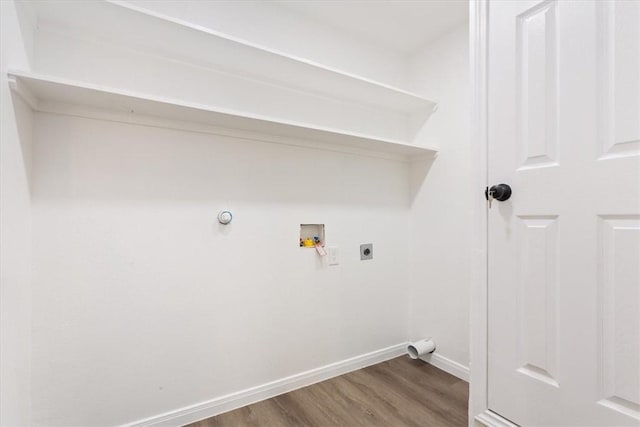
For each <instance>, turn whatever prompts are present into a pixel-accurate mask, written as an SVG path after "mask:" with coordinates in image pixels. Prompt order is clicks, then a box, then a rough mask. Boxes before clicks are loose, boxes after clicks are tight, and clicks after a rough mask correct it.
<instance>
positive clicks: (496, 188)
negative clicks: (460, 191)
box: [484, 184, 511, 202]
mask: <svg viewBox="0 0 640 427" xmlns="http://www.w3.org/2000/svg"><path fill="white" fill-rule="evenodd" d="M489 193H491V196H492V197H491V198H492V199H494V200H497V201H499V202H504V201H505V200H509V197H511V187H509V185H507V184H498V185H492V186H491V188H488V187H487V189H485V190H484V197H485V198H486V199H487V200H489Z"/></svg>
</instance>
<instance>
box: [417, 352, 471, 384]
mask: <svg viewBox="0 0 640 427" xmlns="http://www.w3.org/2000/svg"><path fill="white" fill-rule="evenodd" d="M420 359H421V360H424V361H425V362H427V363H429V364H431V365H433V366H435V367H436V368H438V369H442V370H443V371H445V372H448V373H449V374H451V375H453V376H454V377H458V378H460V379H461V380H464V381H466V382H469V367H468V366H464V365H463V364H461V363H458V362H456V361H454V360H451V359H449V358H447V357H444V356H443V355H441V354H438V353H431V354H428V355H426V356H422V357H421V358H420Z"/></svg>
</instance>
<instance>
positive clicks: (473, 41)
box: [469, 0, 494, 426]
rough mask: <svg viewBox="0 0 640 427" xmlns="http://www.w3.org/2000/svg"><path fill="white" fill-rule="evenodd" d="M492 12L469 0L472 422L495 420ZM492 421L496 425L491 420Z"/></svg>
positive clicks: (484, 3)
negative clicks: (491, 360)
mask: <svg viewBox="0 0 640 427" xmlns="http://www.w3.org/2000/svg"><path fill="white" fill-rule="evenodd" d="M488 16H489V0H474V1H470V2H469V25H470V27H469V48H470V64H471V88H472V107H471V135H473V136H472V138H473V140H472V141H471V142H472V143H471V147H472V148H471V150H472V153H471V155H472V165H473V166H474V171H473V182H472V185H473V192H474V193H473V194H474V195H475V199H474V200H475V203H474V218H475V222H474V232H473V236H474V244H473V250H474V254H473V266H472V275H471V277H472V278H473V279H472V282H471V292H470V298H471V301H470V308H471V312H470V334H471V343H470V346H471V348H470V350H471V363H470V368H471V370H470V374H471V376H470V383H469V426H473V425H475V421H476V417H480V418H483V419H486V420H489V421H491V419H490V417H489V415H486V414H487V413H488V412H489V411H488V405H489V402H488V389H487V387H488V376H487V371H488V368H487V355H488V346H487V337H488V327H487V320H488V311H487V309H488V304H487V283H488V282H487V256H488V254H487V208H486V201H485V200H484V195H483V189H484V187H485V186H486V185H487V144H488V99H489V98H488V72H489V70H488V61H489V58H488V43H489V40H488V37H489V31H488V25H489V22H488ZM491 414H493V413H491ZM488 425H494V423H492V422H491V423H490V424H488Z"/></svg>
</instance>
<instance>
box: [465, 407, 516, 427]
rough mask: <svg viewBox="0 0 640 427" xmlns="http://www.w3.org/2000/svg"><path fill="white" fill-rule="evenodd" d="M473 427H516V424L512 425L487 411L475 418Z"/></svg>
mask: <svg viewBox="0 0 640 427" xmlns="http://www.w3.org/2000/svg"><path fill="white" fill-rule="evenodd" d="M473 425H474V426H478V427H481V426H484V427H517V424H513V423H512V422H511V421H509V420H508V419H506V418H502V417H501V416H500V415H498V414H496V413H495V412H492V411H490V410H488V409H487V410H486V411H484V412H483V413H481V414H478V415H476V416H475V418H474V423H473Z"/></svg>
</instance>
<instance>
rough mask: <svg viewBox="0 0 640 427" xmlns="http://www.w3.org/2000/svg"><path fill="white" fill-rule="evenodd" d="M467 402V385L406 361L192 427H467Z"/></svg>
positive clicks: (362, 371)
mask: <svg viewBox="0 0 640 427" xmlns="http://www.w3.org/2000/svg"><path fill="white" fill-rule="evenodd" d="M468 396H469V387H468V384H467V383H466V382H464V381H462V380H460V379H458V378H456V377H454V376H452V375H449V374H447V373H446V372H444V371H441V370H439V369H437V368H434V367H433V366H431V365H429V364H428V363H425V362H423V361H420V360H418V361H416V360H411V359H409V357H407V356H402V357H398V358H396V359H392V360H389V361H387V362H383V363H380V364H378V365H374V366H370V367H368V368H364V369H360V370H358V371H354V372H351V373H348V374H345V375H342V376H339V377H336V378H332V379H330V380H327V381H324V382H321V383H318V384H314V385H311V386H309V387H305V388H302V389H299V390H295V391H292V392H290V393H286V394H282V395H280V396H277V397H274V398H271V399H268V400H265V401H262V402H258V403H255V404H253V405H249V406H245V407H243V408H240V409H236V410H235V411H231V412H227V413H224V414H221V415H218V416H216V417H213V418H209V419H206V420H204V421H200V422H198V423H195V424H191V427H214V426H215V427H221V426H234V427H235V426H261V427H262V426H345V427H347V426H393V427H399V426H423V427H424V426H429V427H433V426H466V425H467V401H468Z"/></svg>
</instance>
